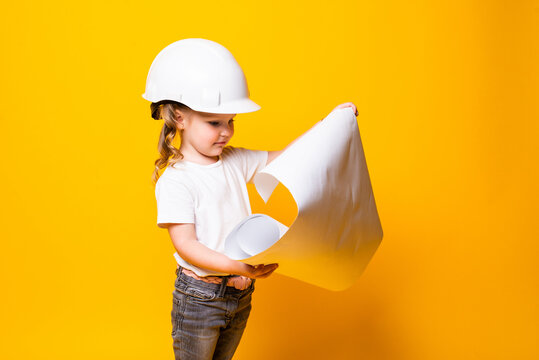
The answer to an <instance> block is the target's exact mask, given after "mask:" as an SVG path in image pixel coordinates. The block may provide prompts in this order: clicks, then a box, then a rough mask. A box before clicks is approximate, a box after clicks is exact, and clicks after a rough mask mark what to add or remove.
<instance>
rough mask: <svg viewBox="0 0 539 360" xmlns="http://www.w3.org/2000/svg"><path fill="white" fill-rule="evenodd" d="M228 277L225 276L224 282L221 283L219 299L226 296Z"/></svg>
mask: <svg viewBox="0 0 539 360" xmlns="http://www.w3.org/2000/svg"><path fill="white" fill-rule="evenodd" d="M229 276H230V275H228V276H223V281H221V287H220V288H219V297H224V296H225V291H226V283H227V282H228V277H229Z"/></svg>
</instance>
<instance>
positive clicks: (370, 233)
mask: <svg viewBox="0 0 539 360" xmlns="http://www.w3.org/2000/svg"><path fill="white" fill-rule="evenodd" d="M279 182H280V183H282V184H283V185H284V186H285V187H286V188H287V189H288V191H289V192H290V194H291V195H292V197H293V198H294V200H295V202H296V204H297V208H298V214H297V216H296V219H295V220H294V222H293V223H292V225H291V226H290V228H287V227H286V226H285V225H283V224H281V223H279V222H278V221H277V220H275V219H273V218H271V217H269V216H267V215H264V214H253V215H251V216H249V217H248V218H246V219H244V220H243V221H242V222H241V223H240V224H238V225H237V226H236V227H235V228H234V230H233V231H232V232H231V233H230V234H229V236H228V237H227V239H226V242H225V253H226V254H227V255H228V256H229V257H231V258H233V259H236V260H241V261H243V262H245V263H248V264H251V265H256V264H262V263H264V264H268V263H279V268H278V269H277V270H276V272H277V273H280V274H283V275H287V276H290V277H293V278H296V279H299V280H302V281H305V282H307V283H310V284H314V285H317V286H320V287H323V288H326V289H330V290H344V289H346V288H348V287H350V286H352V285H353V284H354V282H355V281H356V280H357V278H358V277H359V276H360V275H361V274H362V273H363V271H364V269H365V267H366V266H367V264H368V263H369V262H370V260H371V258H372V256H373V254H374V253H375V251H376V249H377V248H378V246H379V244H380V242H381V241H382V236H383V233H382V226H381V224H380V219H379V217H378V212H377V209H376V204H375V201H374V195H373V191H372V186H371V181H370V178H369V172H368V171H367V164H366V160H365V154H364V152H363V145H362V143H361V137H360V134H359V128H358V125H357V120H356V117H355V115H354V111H353V109H352V108H351V107H347V108H343V109H335V110H333V111H332V112H331V113H330V114H329V115H328V116H327V117H326V118H324V119H323V120H322V121H321V122H319V123H318V124H317V125H315V126H314V127H313V128H312V129H310V130H309V131H308V132H307V133H305V134H304V135H303V136H302V137H301V138H300V139H299V140H298V141H296V142H295V143H294V144H292V145H291V146H290V147H288V148H287V149H286V150H285V151H284V152H283V153H282V154H281V155H280V156H278V157H277V158H276V159H274V160H273V161H272V162H271V163H270V164H269V165H268V166H266V167H265V168H264V169H263V170H262V171H261V172H259V173H258V174H257V175H256V176H255V178H254V184H255V187H256V189H257V191H258V193H259V194H260V196H261V197H262V198H263V199H264V201H265V202H267V201H268V199H269V197H270V195H271V193H272V192H273V190H274V189H275V187H276V186H277V185H278V183H279Z"/></svg>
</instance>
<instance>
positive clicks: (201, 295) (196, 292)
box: [176, 285, 217, 301]
mask: <svg viewBox="0 0 539 360" xmlns="http://www.w3.org/2000/svg"><path fill="white" fill-rule="evenodd" d="M176 290H177V291H178V292H180V293H182V294H184V295H187V296H188V297H191V298H195V299H197V300H202V301H210V300H213V299H215V298H216V297H217V294H216V293H215V291H211V290H208V289H204V288H199V287H195V286H192V285H183V286H178V287H176Z"/></svg>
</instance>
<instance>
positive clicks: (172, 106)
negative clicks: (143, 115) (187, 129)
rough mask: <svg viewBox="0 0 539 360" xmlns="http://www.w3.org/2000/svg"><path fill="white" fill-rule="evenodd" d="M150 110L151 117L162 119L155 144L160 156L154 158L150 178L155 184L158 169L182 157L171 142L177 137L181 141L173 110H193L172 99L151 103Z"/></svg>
mask: <svg viewBox="0 0 539 360" xmlns="http://www.w3.org/2000/svg"><path fill="white" fill-rule="evenodd" d="M150 110H151V115H152V118H154V119H155V120H160V119H163V120H164V123H163V128H162V129H161V134H160V135H159V143H158V145H157V149H158V150H159V154H160V155H161V156H160V157H159V159H157V160H155V169H154V171H153V174H152V180H153V183H154V184H155V183H156V182H157V180H158V179H159V176H160V175H159V171H160V170H161V169H163V168H165V167H167V166H168V165H174V164H175V163H177V162H178V161H180V160H181V159H182V158H183V154H182V153H181V152H180V149H179V148H176V147H175V146H174V144H173V142H174V140H175V139H176V138H177V137H179V138H180V142H181V136H182V135H181V130H179V129H178V127H177V122H176V114H175V111H176V110H180V111H182V112H186V113H190V112H191V111H193V110H192V109H191V108H190V107H188V106H187V105H184V104H182V103H179V102H176V101H172V100H163V101H159V102H155V103H151V104H150Z"/></svg>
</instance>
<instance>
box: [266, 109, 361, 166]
mask: <svg viewBox="0 0 539 360" xmlns="http://www.w3.org/2000/svg"><path fill="white" fill-rule="evenodd" d="M345 107H351V108H352V109H353V110H354V113H355V114H356V116H358V112H357V108H356V106H355V105H354V104H353V103H351V102H347V103H344V104H340V105H337V106H336V107H335V109H342V108H345ZM335 109H333V110H335ZM333 110H331V111H333ZM322 120H324V119H322ZM322 120H320V121H322ZM320 121H319V122H320ZM319 122H317V123H316V124H314V125H313V126H312V127H311V128H310V129H309V130H307V131H305V132H304V133H303V134H301V135H300V136H298V137H297V138H296V139H295V140H294V141H292V142H291V143H290V144H288V145H287V146H286V147H285V148H284V149H283V150H278V151H268V161H267V162H266V166H267V165H268V164H269V163H270V162H272V161H273V160H274V159H275V158H276V157H277V156H279V155H281V154H282V153H283V151H285V150H286V149H288V148H289V147H290V145H292V144H293V143H295V142H296V141H298V140H299V139H300V138H301V137H302V136H303V135H305V133H307V132H308V131H310V130H311V129H312V128H313V127H315V126H316V125H318V123H319Z"/></svg>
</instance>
